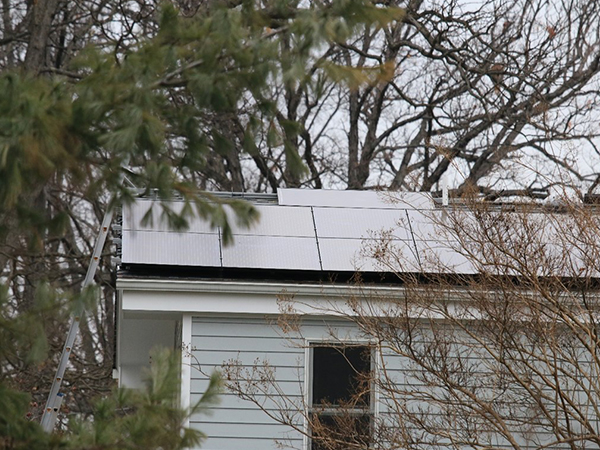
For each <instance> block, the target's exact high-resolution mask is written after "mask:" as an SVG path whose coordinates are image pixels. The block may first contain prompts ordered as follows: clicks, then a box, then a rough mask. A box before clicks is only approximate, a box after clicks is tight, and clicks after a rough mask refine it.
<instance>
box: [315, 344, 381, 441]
mask: <svg viewBox="0 0 600 450" xmlns="http://www.w3.org/2000/svg"><path fill="white" fill-rule="evenodd" d="M311 352H312V367H311V382H312V384H311V392H310V394H311V396H310V422H311V436H312V439H311V445H310V449H311V450H354V449H365V448H367V447H368V446H369V442H370V440H371V429H372V419H373V417H372V416H373V414H372V389H371V377H370V375H371V372H372V370H371V366H372V351H371V348H370V347H369V346H366V345H342V344H327V345H325V344H314V345H312V346H311Z"/></svg>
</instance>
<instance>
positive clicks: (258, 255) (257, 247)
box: [223, 235, 321, 270]
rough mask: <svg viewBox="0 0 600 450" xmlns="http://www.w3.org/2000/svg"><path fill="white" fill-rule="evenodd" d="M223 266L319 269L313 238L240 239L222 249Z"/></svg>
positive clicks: (254, 237) (245, 237)
mask: <svg viewBox="0 0 600 450" xmlns="http://www.w3.org/2000/svg"><path fill="white" fill-rule="evenodd" d="M223 267H237V268H265V269H286V270H321V265H320V263H319V252H318V250H317V243H316V240H315V238H314V237H289V236H242V235H238V236H236V237H235V243H234V244H233V245H231V246H229V247H224V248H223Z"/></svg>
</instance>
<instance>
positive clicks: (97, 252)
mask: <svg viewBox="0 0 600 450" xmlns="http://www.w3.org/2000/svg"><path fill="white" fill-rule="evenodd" d="M113 216H114V209H113V208H110V209H109V210H107V211H106V214H105V215H104V218H103V220H102V224H101V225H100V231H99V233H98V237H97V238H96V244H95V246H94V251H93V253H92V257H91V258H90V264H89V266H88V269H87V272H86V274H85V278H84V280H83V283H82V289H85V288H86V287H88V286H89V285H90V284H92V283H93V281H94V276H95V275H96V271H97V270H98V265H99V264H100V258H101V256H102V251H103V249H104V244H105V243H106V238H107V237H108V233H109V231H110V225H111V223H112V219H113ZM84 314H85V309H84V307H83V305H81V304H80V305H79V306H78V307H77V309H75V311H73V313H71V320H70V323H69V332H68V334H67V339H66V341H65V345H64V347H63V349H62V353H61V355H60V360H59V363H58V368H57V369H56V375H55V376H54V379H53V381H52V387H51V388H50V393H49V394H48V400H47V401H46V406H45V408H44V412H43V414H42V420H41V425H42V428H43V429H44V431H46V432H48V433H50V432H52V430H54V427H55V425H56V421H57V419H58V412H59V410H60V406H61V404H62V401H63V397H64V396H63V394H62V393H60V389H61V387H62V382H63V377H64V375H65V371H66V370H67V366H68V365H69V357H70V356H71V351H72V349H73V344H74V343H75V339H76V338H77V334H78V333H79V323H80V321H81V319H82V318H83V315H84Z"/></svg>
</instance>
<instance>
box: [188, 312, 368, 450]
mask: <svg viewBox="0 0 600 450" xmlns="http://www.w3.org/2000/svg"><path fill="white" fill-rule="evenodd" d="M301 334H302V337H300V336H299V334H297V333H289V334H284V333H283V331H282V330H281V328H279V327H278V325H277V323H276V319H269V318H265V317H247V316H246V317H243V316H240V317H215V316H206V317H194V319H193V325H192V347H193V351H192V355H193V356H192V364H193V365H194V366H195V367H194V368H193V369H192V382H191V392H192V397H191V401H192V404H193V403H194V402H196V401H198V400H199V398H200V397H201V395H202V393H203V392H204V390H205V389H206V385H207V381H208V375H209V374H210V373H211V372H212V371H213V370H215V369H218V368H219V367H221V366H222V365H223V364H227V363H228V362H229V361H233V360H235V361H237V362H239V364H241V366H242V367H243V368H242V370H245V371H249V372H251V371H252V369H253V367H265V363H266V364H268V366H269V369H268V370H267V373H272V374H273V378H274V381H275V384H276V385H277V386H278V388H279V389H281V393H282V394H283V396H284V397H286V398H285V399H284V400H281V397H280V396H278V395H277V394H276V393H275V391H274V390H273V389H270V390H269V391H268V392H266V393H264V394H263V393H259V394H258V395H256V398H257V399H259V400H260V401H261V402H263V403H262V408H264V409H266V410H267V411H268V412H269V413H272V414H274V415H276V416H279V415H280V414H281V410H282V409H283V410H284V412H285V411H286V410H287V411H288V412H290V413H291V415H292V417H293V418H294V420H295V422H296V424H297V426H298V427H300V428H302V427H303V426H304V424H303V420H302V415H301V414H299V413H298V411H299V410H300V411H302V410H303V408H304V397H303V395H304V392H305V386H304V378H305V372H304V371H305V354H306V342H317V341H330V342H336V341H337V340H338V339H339V340H342V341H351V342H364V340H361V338H360V336H358V334H357V332H356V328H355V327H353V326H352V325H350V324H349V323H348V322H343V321H340V320H330V319H308V320H303V322H302V327H301ZM263 373H264V372H263ZM255 375H256V378H258V377H259V376H260V375H259V374H258V373H256V374H255ZM259 384H260V383H259ZM266 384H267V385H268V384H269V383H266ZM260 385H261V386H264V385H265V384H264V383H263V384H260ZM210 412H211V414H210V415H206V414H198V415H196V416H194V417H193V418H192V420H191V426H193V427H195V428H198V429H199V430H201V431H202V432H204V433H205V434H207V435H208V439H207V441H206V442H205V443H204V444H203V445H202V448H203V449H206V450H230V449H231V450H239V449H244V450H254V449H256V450H269V449H275V448H280V447H278V446H277V445H278V444H282V445H283V446H284V447H289V448H298V449H302V448H303V445H304V444H303V442H304V440H303V436H302V433H300V432H298V431H295V430H293V429H292V428H291V427H289V426H287V425H282V424H280V423H278V422H277V421H276V420H274V419H272V418H269V416H268V414H267V413H266V412H265V411H263V410H261V408H260V407H258V406H257V405H255V404H254V403H252V402H250V401H248V400H242V399H240V398H238V397H237V396H236V395H234V394H231V393H225V394H223V395H221V402H220V404H219V405H218V406H216V407H214V408H211V411H210Z"/></svg>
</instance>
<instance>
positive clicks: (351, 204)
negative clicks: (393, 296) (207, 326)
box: [122, 189, 470, 272]
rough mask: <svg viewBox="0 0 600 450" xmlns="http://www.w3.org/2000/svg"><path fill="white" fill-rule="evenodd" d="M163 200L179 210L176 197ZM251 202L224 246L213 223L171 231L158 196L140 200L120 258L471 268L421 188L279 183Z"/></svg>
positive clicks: (128, 217) (129, 215)
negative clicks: (273, 193)
mask: <svg viewBox="0 0 600 450" xmlns="http://www.w3.org/2000/svg"><path fill="white" fill-rule="evenodd" d="M169 206H170V208H171V209H173V211H175V212H178V211H181V208H182V206H183V203H182V202H176V201H174V202H172V203H170V204H169ZM255 207H256V209H257V210H258V211H259V213H260V221H259V222H258V223H257V224H256V225H255V226H253V227H251V228H249V229H246V228H240V227H238V226H237V225H235V220H231V221H230V222H231V224H232V226H233V235H234V244H233V245H230V246H225V245H223V241H222V232H221V230H220V229H219V228H214V229H213V228H211V227H210V225H209V224H208V223H207V222H206V221H203V220H201V219H198V218H191V219H190V220H189V228H188V229H187V230H186V231H183V232H181V231H174V230H172V229H170V228H169V227H168V225H167V223H166V221H165V220H164V218H163V217H162V216H163V214H162V210H161V206H160V204H159V202H157V201H153V200H149V199H139V200H138V201H136V202H135V203H134V204H133V205H130V206H128V207H126V208H124V211H123V243H122V262H123V263H124V264H153V265H176V266H192V267H225V268H264V269H286V270H313V271H321V270H322V271H355V270H359V271H365V272H373V271H376V272H380V271H390V270H405V271H417V270H423V265H424V264H426V259H427V260H433V259H435V258H438V257H441V258H442V259H443V260H444V263H445V264H447V263H452V262H453V261H456V262H457V264H455V269H456V270H460V271H462V272H464V271H469V270H470V268H469V267H468V265H466V264H465V263H464V261H462V260H461V259H460V258H459V257H458V255H456V254H454V253H455V252H453V250H452V243H451V242H449V241H447V240H444V239H443V238H440V236H439V231H438V230H436V228H435V226H434V224H435V220H436V218H435V217H433V216H432V214H436V211H435V208H434V207H433V202H432V200H431V197H430V196H429V195H428V194H420V193H417V194H415V193H411V194H404V195H402V196H400V195H398V194H394V197H391V196H390V195H389V194H380V193H376V192H352V191H309V190H299V189H281V190H280V191H279V193H278V202H277V203H273V204H256V205H255ZM149 211H150V212H149ZM144 217H146V219H147V220H145V221H143V220H142V219H143V218H144ZM384 244H385V245H387V248H388V249H389V248H393V252H390V254H393V261H391V260H390V259H389V258H388V257H387V256H386V257H385V258H382V257H381V255H382V253H381V246H382V245H384ZM427 252H429V253H431V255H433V256H431V255H430V256H427V257H426V256H425V254H426V253H427ZM461 265H462V267H461Z"/></svg>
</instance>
